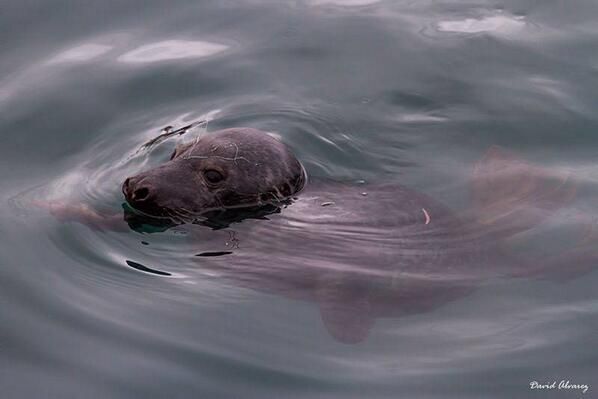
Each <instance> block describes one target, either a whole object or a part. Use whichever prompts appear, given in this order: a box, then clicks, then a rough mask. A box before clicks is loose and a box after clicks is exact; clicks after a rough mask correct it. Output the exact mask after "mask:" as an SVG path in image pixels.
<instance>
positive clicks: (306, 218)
mask: <svg viewBox="0 0 598 399" xmlns="http://www.w3.org/2000/svg"><path fill="white" fill-rule="evenodd" d="M547 176H548V174H547V173H546V172H545V171H544V170H542V169H540V168H537V167H535V166H532V165H529V164H527V163H525V162H523V161H521V160H518V159H516V158H515V157H513V156H511V155H510V154H509V153H508V152H504V151H502V150H500V149H497V148H494V149H492V150H490V151H489V152H488V153H487V154H486V156H485V157H484V158H482V160H481V161H480V162H479V163H478V164H477V165H476V168H475V170H474V174H473V179H472V188H473V190H472V199H473V204H474V207H473V208H474V209H473V210H472V212H471V213H470V214H469V215H467V217H465V216H464V215H455V214H454V213H453V212H452V211H451V210H449V209H448V208H447V207H445V206H443V205H442V204H440V203H439V202H437V201H435V200H434V199H432V198H430V197H428V196H426V195H424V194H422V193H418V192H416V191H414V190H411V189H409V188H406V187H404V186H401V185H399V184H395V183H392V184H374V185H359V186H356V185H350V184H342V183H335V182H313V183H312V184H310V185H309V187H305V189H304V186H305V185H306V181H307V176H306V173H305V170H304V168H303V166H302V165H301V163H300V162H299V160H298V159H297V158H296V157H295V156H294V155H293V153H292V152H291V151H290V150H289V148H287V146H286V145H284V144H283V143H281V142H280V141H278V140H276V139H274V138H273V137H271V136H269V135H268V134H266V133H264V132H262V131H259V130H255V129H249V128H235V129H226V130H221V131H217V132H214V133H211V134H209V135H206V136H202V137H201V138H199V139H198V140H196V141H195V142H193V143H190V144H186V145H183V146H180V147H178V148H177V149H176V150H175V151H174V153H173V154H172V156H171V159H170V160H169V161H168V162H166V163H165V164H163V165H161V166H158V167H156V168H154V169H150V170H147V171H145V172H143V173H141V174H138V175H136V176H133V177H130V178H128V179H126V181H125V182H124V184H123V187H122V191H123V193H124V195H125V197H126V199H127V202H128V203H129V204H130V205H131V206H132V207H133V208H135V209H136V210H139V211H141V212H143V213H144V214H147V215H151V216H158V217H164V218H167V219H173V221H174V222H175V224H176V223H179V224H180V223H183V222H186V221H194V220H196V219H195V218H196V217H197V216H201V215H206V214H210V213H211V212H215V211H222V212H230V211H231V210H232V211H239V210H241V211H242V210H248V212H246V213H244V214H242V215H243V217H242V218H241V219H239V220H234V221H240V220H242V219H243V218H245V217H254V218H255V212H256V210H263V208H264V207H270V208H268V210H267V212H266V213H265V214H264V213H263V214H261V215H258V216H262V217H263V216H264V215H266V214H267V215H268V220H263V221H259V222H257V221H256V223H240V224H236V225H235V227H234V229H230V230H228V231H226V232H214V231H213V230H206V229H197V231H196V233H197V234H199V237H198V238H199V239H198V240H197V241H196V242H197V250H198V251H199V253H198V254H197V256H201V258H198V259H201V267H202V268H203V269H207V270H214V271H216V272H218V274H219V275H221V276H224V277H225V278H228V279H230V280H233V281H235V282H236V283H238V284H240V285H243V286H247V287H250V288H253V289H256V290H261V291H267V292H275V293H279V294H281V295H285V296H288V297H292V298H300V299H305V300H313V301H315V302H316V303H317V304H318V306H319V309H320V314H321V316H322V320H323V322H324V325H325V326H326V328H327V330H328V331H329V332H330V334H331V335H332V336H334V337H335V338H336V339H338V340H339V341H342V342H348V343H349V342H359V341H361V340H363V339H364V338H365V337H366V336H367V335H368V332H369V330H370V328H371V326H372V325H373V324H374V321H375V319H376V318H378V317H395V316H400V315H406V314H413V313H418V312H425V311H429V310H431V309H434V308H435V307H437V306H439V305H442V304H444V303H447V302H449V301H451V300H454V299H456V298H459V297H461V296H464V295H466V294H467V293H469V292H471V291H472V289H474V288H475V287H476V285H477V284H478V283H479V281H480V280H483V279H487V278H488V277H496V276H499V277H501V276H511V275H516V274H517V273H519V272H520V271H521V269H518V268H520V267H522V265H523V266H524V262H514V261H513V259H512V258H509V257H504V256H502V255H503V254H502V251H501V247H500V241H501V240H500V239H501V238H506V237H509V236H512V235H513V234H516V233H518V232H523V231H526V230H529V229H531V228H532V227H533V226H535V225H537V224H538V223H540V222H541V221H542V220H543V219H544V218H545V217H546V216H547V215H548V214H549V213H550V211H552V210H554V209H558V208H559V207H562V206H564V205H565V204H566V203H567V202H568V201H569V200H570V197H571V196H572V195H573V193H574V187H572V186H569V185H567V184H565V183H564V182H565V181H566V179H565V180H562V179H556V183H557V184H556V185H554V184H548V181H549V180H550V179H548V178H547ZM302 190H303V191H302ZM299 192H301V195H297V194H299ZM285 205H289V206H285ZM283 207H285V208H286V209H284V210H283V211H281V208H283ZM200 224H201V223H200ZM208 226H209V225H208ZM224 227H226V226H224ZM222 254H225V255H226V257H225V258H220V257H219V256H217V255H222ZM592 256H593V255H592ZM592 256H588V257H587V259H588V260H592V259H595V257H592ZM505 259H507V260H505ZM581 261H585V258H584V259H580V263H581ZM560 262H561V261H560V260H555V261H554V262H548V261H547V262H545V264H544V265H545V266H548V265H552V266H555V267H558V266H559V265H560ZM586 263H587V262H586ZM534 264H537V262H534ZM528 266H529V265H528Z"/></svg>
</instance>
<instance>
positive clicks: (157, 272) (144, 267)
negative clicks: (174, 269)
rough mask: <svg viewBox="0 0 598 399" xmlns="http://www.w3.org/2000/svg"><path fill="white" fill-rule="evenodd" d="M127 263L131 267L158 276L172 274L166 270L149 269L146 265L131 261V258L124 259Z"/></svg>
mask: <svg viewBox="0 0 598 399" xmlns="http://www.w3.org/2000/svg"><path fill="white" fill-rule="evenodd" d="M126 262H127V265H129V266H131V267H132V268H133V269H137V270H141V271H142V272H147V273H152V274H157V275H159V276H172V274H170V273H168V272H163V271H161V270H156V269H150V268H149V267H147V266H143V265H142V264H141V263H137V262H133V261H132V260H128V261H126Z"/></svg>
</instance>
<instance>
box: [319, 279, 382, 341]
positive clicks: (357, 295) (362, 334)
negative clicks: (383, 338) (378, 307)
mask: <svg viewBox="0 0 598 399" xmlns="http://www.w3.org/2000/svg"><path fill="white" fill-rule="evenodd" d="M343 280H344V279H343V278H342V277H341V279H340V280H336V281H335V280H334V279H333V278H326V279H325V280H323V281H321V282H320V283H321V284H320V286H319V287H318V288H317V290H316V299H317V301H318V304H319V307H320V316H321V317H322V321H323V322H324V326H325V327H326V330H328V332H329V333H330V335H332V336H333V337H334V338H335V339H336V340H338V341H340V342H343V343H345V344H355V343H359V342H361V341H363V340H364V339H365V338H366V337H367V336H368V334H369V332H370V329H371V327H372V326H373V325H374V321H375V320H374V318H373V317H372V314H371V306H370V301H369V298H368V294H367V291H366V290H365V289H364V287H359V286H356V285H353V284H350V282H347V281H343Z"/></svg>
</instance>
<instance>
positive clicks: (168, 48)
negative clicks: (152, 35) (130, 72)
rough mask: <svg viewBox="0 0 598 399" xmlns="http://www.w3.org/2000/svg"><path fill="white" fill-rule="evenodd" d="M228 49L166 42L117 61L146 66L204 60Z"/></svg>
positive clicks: (119, 58) (197, 43) (184, 42)
mask: <svg viewBox="0 0 598 399" xmlns="http://www.w3.org/2000/svg"><path fill="white" fill-rule="evenodd" d="M226 49H228V46H225V45H223V44H218V43H210V42H204V41H191V40H164V41H161V42H156V43H151V44H146V45H143V46H140V47H138V48H136V49H134V50H131V51H129V52H127V53H125V54H123V55H121V56H120V57H118V59H117V60H118V61H120V62H123V63H126V64H144V63H152V62H160V61H171V60H180V59H184V58H204V57H209V56H211V55H214V54H218V53H221V52H223V51H224V50H226Z"/></svg>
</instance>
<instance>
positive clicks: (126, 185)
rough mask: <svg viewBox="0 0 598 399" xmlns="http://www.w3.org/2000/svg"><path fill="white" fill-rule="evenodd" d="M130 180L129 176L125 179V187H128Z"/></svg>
mask: <svg viewBox="0 0 598 399" xmlns="http://www.w3.org/2000/svg"><path fill="white" fill-rule="evenodd" d="M130 181H131V178H130V177H127V180H125V183H124V184H123V185H124V186H125V187H127V188H128V187H129V182H130Z"/></svg>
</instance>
